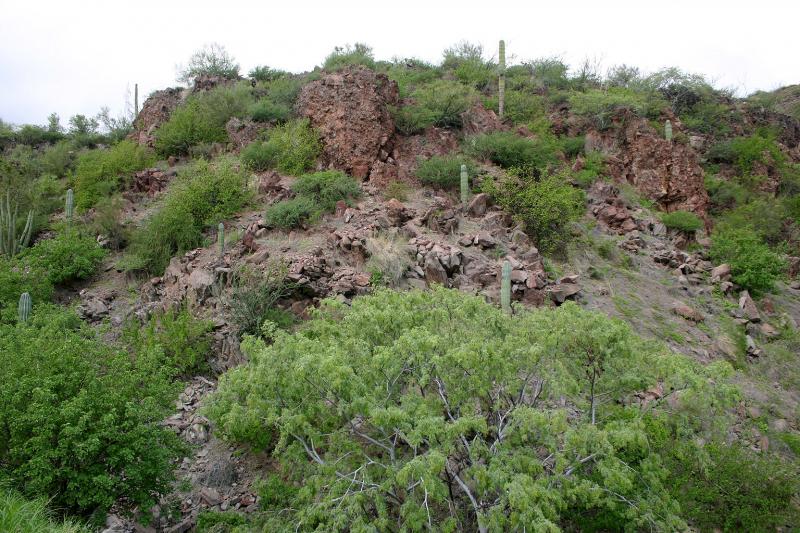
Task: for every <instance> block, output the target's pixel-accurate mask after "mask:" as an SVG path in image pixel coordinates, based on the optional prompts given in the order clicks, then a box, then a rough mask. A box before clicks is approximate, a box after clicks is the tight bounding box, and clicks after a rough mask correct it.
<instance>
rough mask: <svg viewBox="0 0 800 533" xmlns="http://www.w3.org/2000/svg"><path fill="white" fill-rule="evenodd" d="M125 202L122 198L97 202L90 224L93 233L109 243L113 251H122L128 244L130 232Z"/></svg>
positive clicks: (109, 198) (112, 197)
mask: <svg viewBox="0 0 800 533" xmlns="http://www.w3.org/2000/svg"><path fill="white" fill-rule="evenodd" d="M124 205H125V202H124V201H123V199H122V197H120V196H111V197H107V198H103V199H101V200H100V201H99V202H97V205H96V206H95V209H94V216H93V217H92V220H91V222H90V223H89V228H90V229H91V232H92V233H94V234H95V235H101V236H103V237H105V238H106V239H107V241H108V246H109V248H111V249H112V250H120V249H122V248H124V247H125V246H126V245H127V244H128V240H129V239H130V230H129V228H128V226H127V224H126V223H125V221H124V217H123V215H122V210H123V208H124Z"/></svg>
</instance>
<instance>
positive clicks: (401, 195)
mask: <svg viewBox="0 0 800 533" xmlns="http://www.w3.org/2000/svg"><path fill="white" fill-rule="evenodd" d="M409 194H411V186H410V185H409V184H408V183H406V182H404V181H392V182H390V183H389V184H388V185H387V186H386V187H385V188H384V189H383V199H384V200H391V199H392V198H394V199H395V200H399V201H401V202H405V201H406V200H407V199H408V195H409ZM798 207H799V208H800V205H799V206H798ZM798 215H800V210H798Z"/></svg>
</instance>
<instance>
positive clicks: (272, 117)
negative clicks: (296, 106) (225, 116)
mask: <svg viewBox="0 0 800 533" xmlns="http://www.w3.org/2000/svg"><path fill="white" fill-rule="evenodd" d="M291 113H292V110H291V108H290V107H289V106H287V105H284V104H278V103H275V102H273V101H272V100H269V99H266V98H265V99H262V100H259V101H258V102H256V103H255V104H253V105H252V106H251V107H250V116H251V117H252V118H253V120H255V121H256V122H278V123H283V122H286V121H287V120H288V119H289V115H291Z"/></svg>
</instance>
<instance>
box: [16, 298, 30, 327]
mask: <svg viewBox="0 0 800 533" xmlns="http://www.w3.org/2000/svg"><path fill="white" fill-rule="evenodd" d="M17 311H18V312H19V322H20V323H21V324H24V323H25V322H27V321H28V318H29V317H30V316H31V295H30V294H28V293H27V292H23V293H22V294H21V295H20V297H19V307H18V308H17Z"/></svg>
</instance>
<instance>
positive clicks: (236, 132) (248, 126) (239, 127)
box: [225, 117, 268, 150]
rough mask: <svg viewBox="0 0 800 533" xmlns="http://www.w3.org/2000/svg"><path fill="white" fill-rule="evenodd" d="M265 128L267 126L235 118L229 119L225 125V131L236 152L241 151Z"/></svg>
mask: <svg viewBox="0 0 800 533" xmlns="http://www.w3.org/2000/svg"><path fill="white" fill-rule="evenodd" d="M267 128H268V124H265V123H263V122H253V121H252V120H250V119H245V120H241V119H238V118H236V117H233V118H231V119H230V120H229V121H228V122H227V124H225V131H226V132H227V133H228V138H229V139H230V141H231V142H232V143H233V145H234V147H235V148H236V150H241V149H242V148H244V147H245V146H247V145H248V144H250V143H251V142H253V141H255V140H256V139H257V138H258V135H259V134H260V133H261V132H262V131H264V130H266V129H267Z"/></svg>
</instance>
